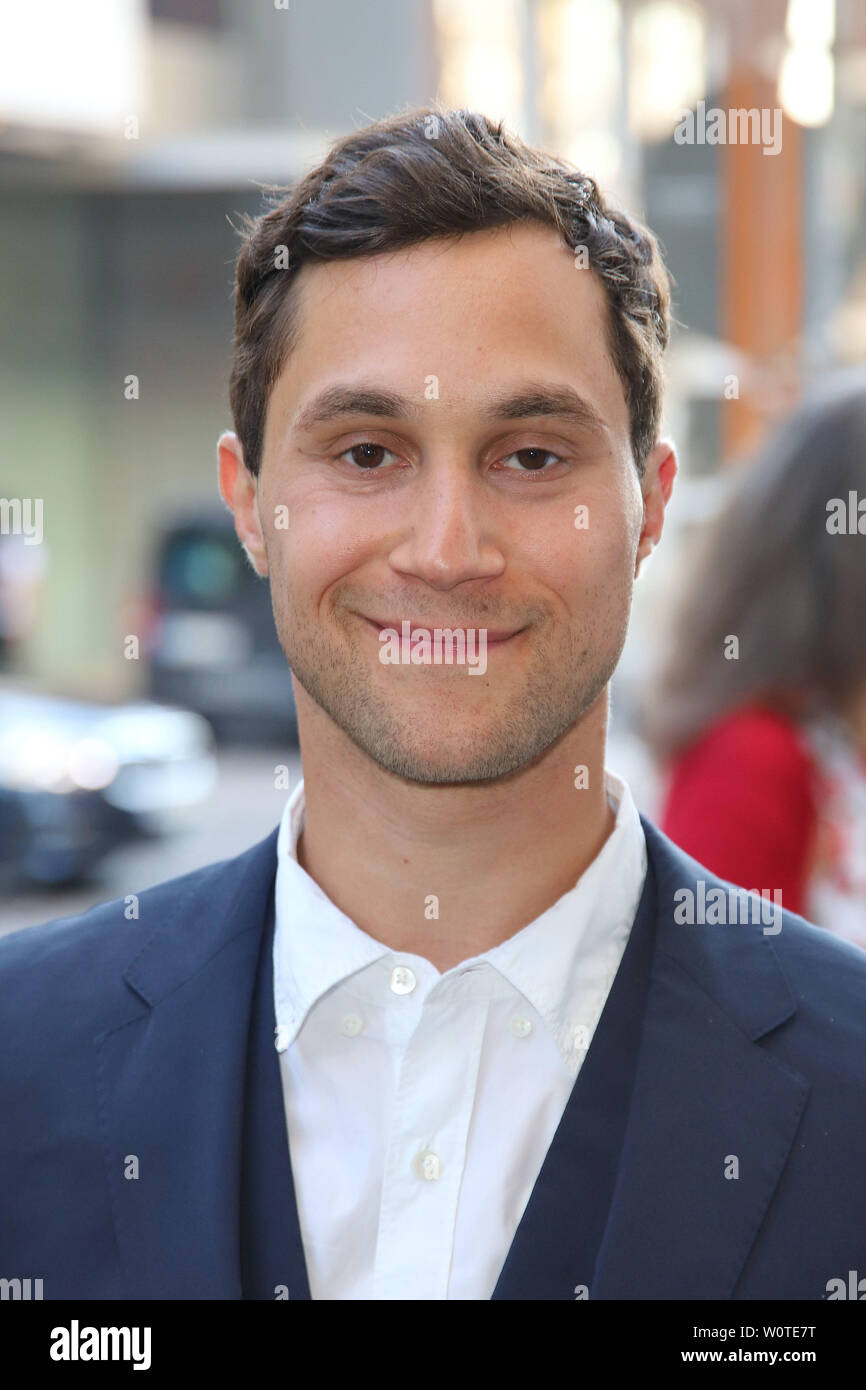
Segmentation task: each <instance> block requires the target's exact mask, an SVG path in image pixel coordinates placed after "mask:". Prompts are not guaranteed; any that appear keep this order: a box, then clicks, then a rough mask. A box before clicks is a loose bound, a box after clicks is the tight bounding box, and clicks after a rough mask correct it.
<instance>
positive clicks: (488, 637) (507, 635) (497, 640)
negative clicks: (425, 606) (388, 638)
mask: <svg viewBox="0 0 866 1390" xmlns="http://www.w3.org/2000/svg"><path fill="white" fill-rule="evenodd" d="M357 616H358V617H359V618H361V619H363V621H364V622H365V623H367V625H368V626H369V627H371V628H372V629H373V630H374V631H375V632H384V630H385V629H386V628H387V629H389V630H390V631H392V632H396V633H397V634H398V635H400V636H402V634H403V623H404V622H405V621H407V620H406V619H403V618H394V619H384V620H381V621H380V620H379V619H378V618H368V617H367V616H366V615H365V614H364V613H358V614H357ZM409 621H410V633H409V637H410V641H411V639H412V638H413V637H414V636H415V634H416V632H423V633H432V632H434V631H435V629H436V628H437V627H438V628H440V629H449V630H450V631H452V632H464V633H469V632H473V631H474V632H476V633H482V632H483V633H485V641H486V644H487V646H488V647H497V646H504V645H505V643H506V642H510V641H511V640H512V638H514V637H519V636H520V635H521V633H523V632H525V631H526V628H525V627H515V628H509V629H506V628H485V627H477V628H472V627H460V625H459V624H454V623H449V622H432V623H413V622H411V620H409Z"/></svg>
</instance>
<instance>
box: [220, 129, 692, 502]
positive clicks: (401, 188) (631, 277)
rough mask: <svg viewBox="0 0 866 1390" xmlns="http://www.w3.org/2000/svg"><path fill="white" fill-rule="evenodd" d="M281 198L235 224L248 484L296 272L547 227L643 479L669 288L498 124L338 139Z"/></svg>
mask: <svg viewBox="0 0 866 1390" xmlns="http://www.w3.org/2000/svg"><path fill="white" fill-rule="evenodd" d="M286 192H287V190H285V189H278V190H273V189H271V190H270V204H271V206H270V210H269V211H268V212H266V213H264V214H262V215H261V216H260V217H258V218H251V217H244V218H243V219H242V225H241V228H240V229H239V230H240V234H241V236H242V238H243V241H242V245H241V248H240V252H239V255H238V261H237V268H236V284H235V297H234V309H235V335H234V358H233V364H232V369H231V375H230V381H229V397H230V402H231V409H232V415H233V417H234V424H235V430H236V433H237V436H238V438H239V440H240V443H241V447H242V449H243V454H244V462H245V464H246V466H247V468H248V470H249V472H250V473H252V474H253V475H257V474H258V472H259V469H260V467H261V452H262V440H263V434H264V422H265V412H266V407H267V402H268V397H269V394H270V391H271V388H272V387H273V385H274V383H275V381H276V380H277V378H278V376H279V374H280V372H281V371H282V368H283V366H284V364H285V361H286V359H287V356H288V354H289V352H290V351H291V349H292V347H293V346H294V345H295V343H296V341H297V337H296V335H297V322H296V315H294V314H293V308H294V300H295V298H296V296H293V295H292V294H291V288H292V286H293V283H294V280H295V278H296V276H297V273H298V271H299V270H300V269H301V267H302V266H303V265H305V264H307V263H309V262H315V261H336V260H347V259H352V258H355V257H363V256H375V255H380V254H382V253H383V252H388V251H396V250H399V249H401V248H404V247H408V246H412V245H415V244H418V243H420V242H424V241H428V240H430V239H432V238H434V237H452V236H454V237H456V236H460V235H461V234H463V233H465V232H475V231H483V230H488V229H493V228H497V227H502V226H506V225H508V224H510V223H514V222H519V221H528V220H534V221H536V222H540V223H542V224H545V225H548V226H552V227H554V228H556V229H557V230H558V231H559V232H560V233H561V235H562V237H563V239H564V240H565V242H566V243H567V244H568V245H569V246H570V247H572V248H577V247H579V246H584V247H586V257H585V259H586V262H587V263H588V266H589V268H590V269H591V270H593V271H594V272H595V273H596V274H597V275H598V277H599V278H600V280H601V282H602V284H603V286H604V290H605V292H606V296H607V303H608V306H609V314H608V322H607V337H608V348H609V352H610V356H611V360H612V362H613V364H614V367H615V368H616V371H617V373H618V375H619V377H620V379H621V381H622V383H623V389H624V393H625V398H626V403H627V406H628V411H629V421H630V437H631V447H632V452H633V455H634V459H635V464H636V466H637V469H638V473H639V475H640V476H641V477H642V476H643V472H644V465H645V460H646V456H647V454H648V453H649V452H650V450H651V449H652V447H653V445H654V444H655V442H656V439H657V436H658V432H659V428H660V422H661V413H662V399H663V377H662V368H661V357H662V353H663V352H664V349H665V347H666V346H667V342H668V335H669V313H670V287H671V283H673V282H672V279H671V277H670V276H669V274H668V272H667V270H666V269H665V267H664V265H663V263H662V259H661V253H660V250H659V247H658V243H657V242H656V239H655V237H654V236H653V234H652V233H651V232H650V231H649V230H648V229H647V228H646V227H644V226H642V225H641V224H640V223H639V222H637V221H635V220H634V219H633V218H631V217H629V216H628V215H627V214H626V213H624V212H620V211H618V210H617V209H615V208H613V207H610V206H609V205H608V204H607V203H606V202H605V200H604V198H603V197H602V195H601V193H600V192H599V189H598V187H597V185H596V183H595V182H594V180H593V179H591V178H589V177H587V175H585V174H582V173H580V172H579V171H577V170H576V169H574V168H573V167H572V166H570V165H568V164H566V163H564V162H562V161H560V160H557V159H554V158H552V157H551V156H550V155H547V154H545V153H543V152H542V151H540V150H536V149H534V148H532V147H531V146H529V145H527V144H525V143H524V142H523V141H522V140H521V139H520V138H519V137H517V136H515V135H513V134H511V133H509V132H507V131H506V130H505V129H504V128H503V125H502V123H501V122H500V123H499V124H494V123H493V122H491V121H489V120H488V119H487V118H486V117H485V116H482V115H479V114H478V113H476V112H473V111H463V110H450V109H448V108H446V107H444V106H442V105H440V104H435V103H434V104H433V105H430V106H424V107H415V108H413V109H411V110H409V111H407V112H405V113H403V114H401V115H397V116H391V117H388V118H386V119H384V120H381V121H377V122H374V123H373V124H372V125H369V126H366V127H364V128H363V129H362V130H359V131H357V132H355V133H353V134H350V135H347V136H345V137H344V138H343V139H341V140H338V141H337V142H336V143H335V144H334V145H332V147H331V149H330V150H329V152H328V154H327V156H326V158H325V159H324V161H323V162H322V163H321V164H320V165H318V166H317V167H316V168H315V169H313V170H312V171H311V172H310V173H308V174H307V175H306V176H305V177H304V178H303V179H301V180H300V182H299V183H297V184H296V185H295V186H294V188H293V189H292V190H291V191H290V192H289V193H288V196H285V197H282V198H280V196H279V195H280V194H285V193H286ZM280 248H282V250H281V249H280ZM286 261H287V262H288V265H287V266H286ZM281 264H282V265H283V266H285V267H286V268H282V269H281V268H280V265H281ZM576 264H579V262H577V261H576Z"/></svg>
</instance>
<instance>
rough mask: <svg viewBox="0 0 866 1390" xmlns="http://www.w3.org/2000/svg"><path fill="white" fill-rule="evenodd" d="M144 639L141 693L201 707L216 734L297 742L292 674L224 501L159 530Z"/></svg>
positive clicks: (263, 589)
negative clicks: (143, 690)
mask: <svg viewBox="0 0 866 1390" xmlns="http://www.w3.org/2000/svg"><path fill="white" fill-rule="evenodd" d="M153 571H154V581H153V592H152V597H151V601H150V613H149V619H148V633H147V638H146V642H145V647H146V656H147V660H148V676H147V691H148V694H149V695H150V696H151V697H152V698H153V699H155V700H167V701H169V702H170V703H171V704H175V705H184V706H186V707H187V708H188V709H193V710H197V711H198V712H199V713H200V714H203V715H204V716H205V717H206V718H207V719H208V721H209V722H210V724H211V725H212V726H213V728H214V730H215V731H216V735H217V738H218V739H220V740H230V739H244V738H246V739H249V738H253V739H257V740H276V741H277V742H288V743H290V744H293V745H296V744H297V741H298V718H297V710H296V707H295V694H294V688H293V686H292V677H291V672H290V671H289V668H288V666H287V664H286V658H285V656H284V655H283V651H282V648H281V647H280V644H279V641H278V639H277V634H276V630H275V627H274V619H273V614H272V612H271V601H270V593H269V590H268V585H267V584H266V583H265V582H264V581H263V580H262V579H261V578H260V577H259V576H258V575H257V574H256V573H255V572H254V571H253V569H252V567H251V566H250V564H249V562H248V560H247V558H246V556H245V554H244V552H243V550H242V548H241V545H240V542H239V541H238V538H237V536H236V535H235V530H234V524H233V520H232V517H231V514H230V513H229V512H228V511H226V510H225V509H215V510H212V511H211V510H207V511H204V512H202V511H201V510H199V511H197V512H196V513H195V514H194V515H190V516H186V517H183V516H180V517H176V518H175V519H174V520H173V521H172V522H171V523H170V524H169V525H168V526H166V527H165V529H164V530H163V532H162V534H161V535H160V536H159V538H158V541H157V545H156V551H155V560H154V566H153Z"/></svg>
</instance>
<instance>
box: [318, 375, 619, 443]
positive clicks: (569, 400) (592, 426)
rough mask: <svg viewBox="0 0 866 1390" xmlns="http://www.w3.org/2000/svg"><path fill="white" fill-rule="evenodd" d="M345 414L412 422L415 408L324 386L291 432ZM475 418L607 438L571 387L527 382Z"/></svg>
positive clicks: (384, 394)
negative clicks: (550, 422)
mask: <svg viewBox="0 0 866 1390" xmlns="http://www.w3.org/2000/svg"><path fill="white" fill-rule="evenodd" d="M346 415H378V416H380V417H382V418H386V419H391V420H412V419H417V418H418V416H419V415H420V406H419V405H418V403H417V402H416V401H413V400H410V399H409V397H407V396H401V395H400V394H399V393H398V392H396V391H390V390H388V389H387V388H384V387H380V386H377V385H375V384H371V385H368V386H356V385H353V386H342V385H334V386H327V387H325V389H324V390H323V391H320V392H319V393H318V395H316V396H314V397H313V398H312V400H310V401H308V403H307V404H306V405H305V406H303V407H302V409H301V410H300V411H299V412H298V414H297V415H296V417H295V420H294V428H295V429H296V430H301V431H306V430H311V429H314V428H315V427H316V426H317V425H323V424H327V423H328V422H329V421H331V420H338V419H342V418H343V416H346ZM479 415H480V417H481V418H482V419H483V420H485V421H487V422H489V423H491V424H493V423H495V422H496V421H497V420H522V419H525V418H528V417H530V416H537V415H550V416H556V417H558V418H559V419H565V420H569V421H570V422H571V423H572V424H573V425H577V426H578V427H579V428H581V429H586V430H590V431H592V432H594V433H596V434H602V435H607V434H609V430H608V426H607V424H606V423H605V421H604V419H603V418H602V416H601V415H600V414H599V413H598V411H597V410H596V408H595V406H594V405H592V404H591V403H590V402H589V401H588V400H586V399H585V398H584V397H583V396H581V395H580V394H579V393H578V392H577V391H575V390H574V388H573V387H571V386H561V385H549V384H546V383H544V382H528V383H526V384H525V385H524V386H523V387H522V388H521V389H520V390H519V391H513V392H509V393H508V394H501V395H492V396H489V397H488V398H487V401H486V403H485V404H484V405H482V406H481V407H480V409H479Z"/></svg>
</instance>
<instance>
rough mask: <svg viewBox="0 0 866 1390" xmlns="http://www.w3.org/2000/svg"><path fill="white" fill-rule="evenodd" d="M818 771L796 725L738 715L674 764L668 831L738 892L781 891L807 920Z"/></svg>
mask: <svg viewBox="0 0 866 1390" xmlns="http://www.w3.org/2000/svg"><path fill="white" fill-rule="evenodd" d="M815 778H816V772H815V769H814V766H813V763H812V760H811V758H810V757H809V754H808V753H807V752H806V749H805V747H804V746H803V744H802V742H801V740H800V738H799V735H798V731H797V727H796V725H795V724H793V723H792V722H791V721H790V720H788V719H785V718H784V717H783V716H781V715H777V714H775V713H772V712H771V711H768V710H761V709H749V710H741V711H737V712H736V713H734V714H731V715H728V716H726V717H725V718H724V719H721V720H719V721H718V722H717V723H716V724H714V725H712V726H711V727H710V728H709V729H708V730H707V731H706V732H705V733H704V734H703V735H702V736H701V737H700V738H699V739H698V740H697V741H696V742H694V743H693V744H691V745H690V746H689V747H688V748H686V749H684V750H683V751H682V752H681V753H680V754H679V755H678V756H677V757H676V758H675V759H674V760H673V762H672V764H671V766H670V768H669V770H668V779H667V785H666V789H665V794H664V798H663V805H662V813H661V821H660V823H661V828H662V830H663V831H664V832H665V834H666V835H669V836H670V838H671V839H672V840H673V841H675V843H676V844H678V845H679V846H680V847H681V848H682V849H684V850H685V851H686V853H687V854H690V855H691V856H692V858H694V859H697V860H698V861H699V863H701V864H704V865H705V866H706V867H707V868H708V869H710V870H712V872H713V873H715V874H718V875H719V877H720V878H724V879H727V880H728V881H729V882H731V883H735V884H737V885H738V887H741V888H747V889H750V890H751V889H755V890H757V891H758V892H760V891H761V889H769V890H770V891H773V890H775V889H781V892H782V906H783V907H786V908H788V909H789V911H791V912H796V913H798V914H799V915H800V916H802V915H803V912H804V908H805V897H806V887H807V882H808V874H809V861H810V855H811V850H812V842H813V837H814V832H815V827H816V801H815V787H816V782H815Z"/></svg>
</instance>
